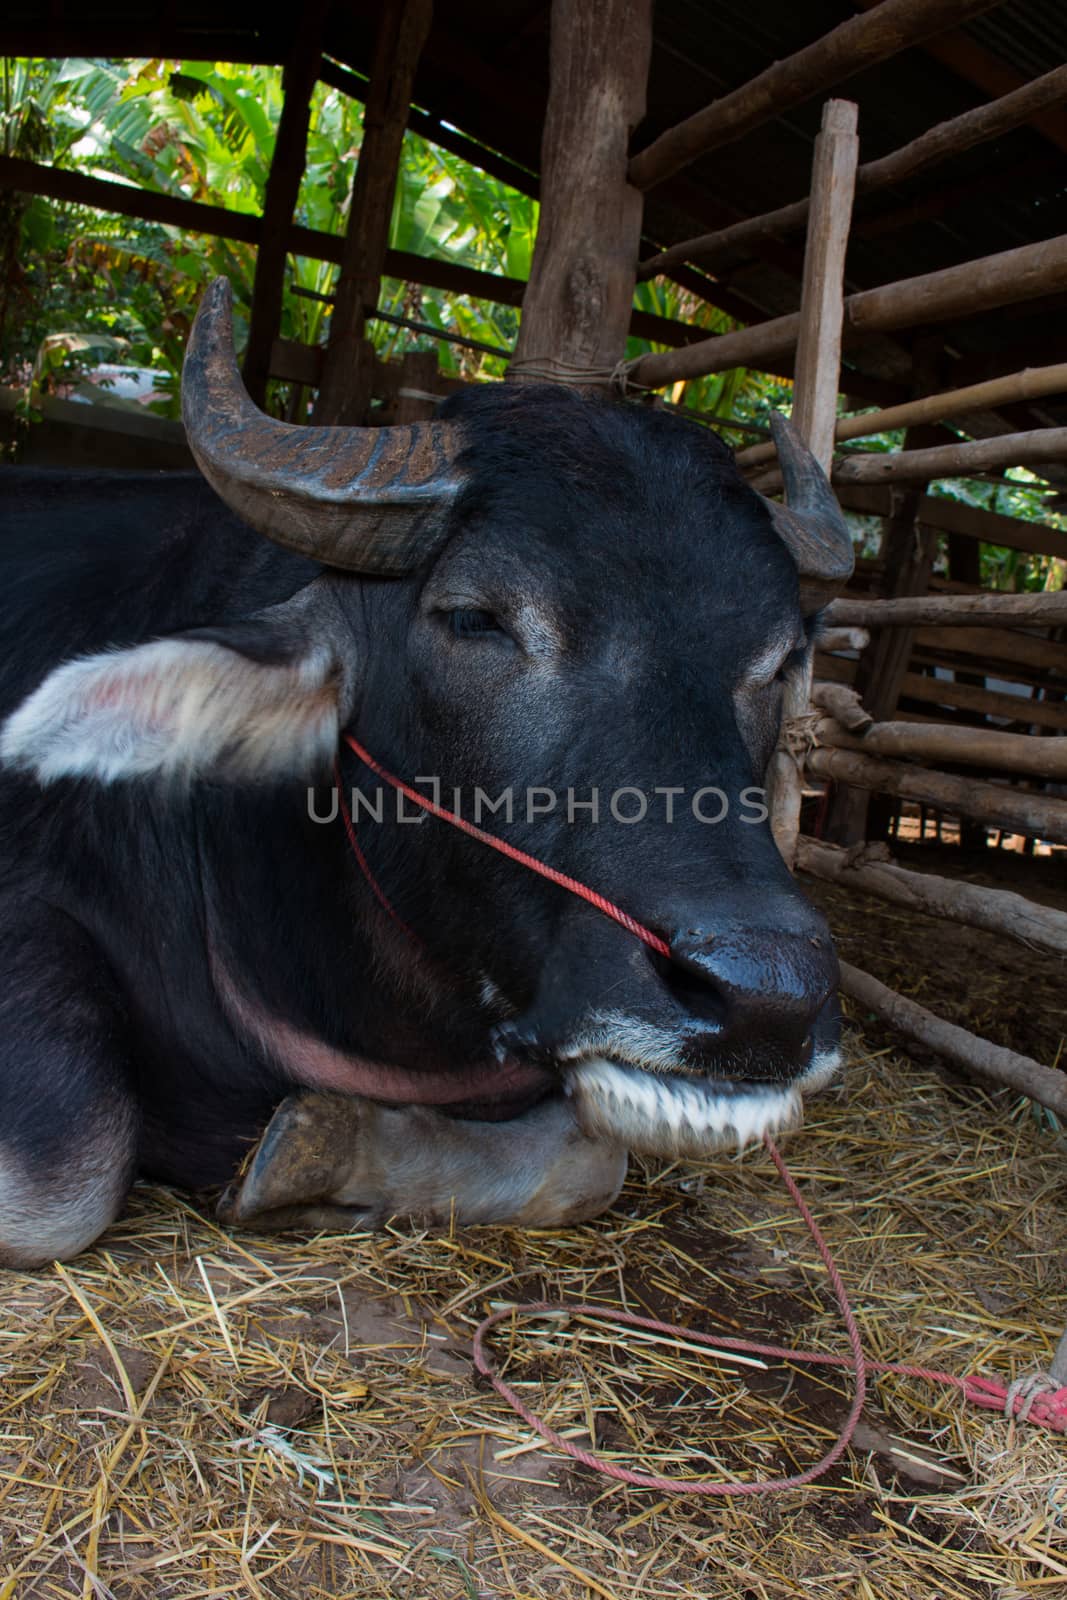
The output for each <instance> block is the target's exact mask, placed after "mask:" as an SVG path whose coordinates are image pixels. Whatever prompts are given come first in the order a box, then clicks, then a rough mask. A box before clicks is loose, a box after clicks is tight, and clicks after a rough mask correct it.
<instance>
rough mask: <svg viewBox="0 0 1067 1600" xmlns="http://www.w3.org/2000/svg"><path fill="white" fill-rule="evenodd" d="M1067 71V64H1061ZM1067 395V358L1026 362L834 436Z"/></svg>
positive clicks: (766, 456)
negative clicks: (998, 375) (1017, 369)
mask: <svg viewBox="0 0 1067 1600" xmlns="http://www.w3.org/2000/svg"><path fill="white" fill-rule="evenodd" d="M1064 71H1065V72H1067V67H1065V68H1064ZM1050 394H1067V361H1064V362H1060V363H1058V364H1057V365H1055V366H1051V367H1027V368H1026V369H1025V371H1023V372H1013V373H1012V374H1010V376H1008V377H1004V378H991V379H990V380H989V381H988V382H987V383H972V384H969V385H968V386H967V387H966V388H964V389H948V390H946V391H945V392H944V393H943V394H931V395H925V396H924V397H923V398H922V399H921V400H906V401H904V402H903V404H901V405H899V406H890V407H889V408H888V409H887V410H885V411H866V412H863V413H861V414H859V415H857V416H853V417H838V419H837V423H836V425H835V427H834V438H835V440H836V441H837V442H838V443H841V442H843V441H844V440H846V439H866V438H868V437H869V436H870V435H871V434H874V433H888V432H890V430H891V429H893V428H910V427H912V426H914V425H915V424H916V423H921V422H944V421H945V420H946V419H947V418H949V417H962V416H966V415H967V413H968V412H970V411H984V410H986V409H987V408H988V409H993V408H995V407H996V406H998V405H1013V404H1015V403H1017V402H1018V401H1020V400H1034V399H1037V398H1038V397H1039V396H1042V395H1050ZM734 460H735V461H736V462H737V465H738V466H739V467H755V466H758V465H760V464H761V463H763V462H764V461H773V460H774V445H773V444H754V445H749V447H748V448H747V449H745V450H739V451H738V452H737V455H736V456H735V457H734Z"/></svg>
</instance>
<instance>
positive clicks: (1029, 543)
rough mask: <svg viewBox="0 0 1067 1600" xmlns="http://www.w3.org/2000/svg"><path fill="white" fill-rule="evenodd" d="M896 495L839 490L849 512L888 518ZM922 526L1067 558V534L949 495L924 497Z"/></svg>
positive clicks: (866, 487)
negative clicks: (952, 497)
mask: <svg viewBox="0 0 1067 1600" xmlns="http://www.w3.org/2000/svg"><path fill="white" fill-rule="evenodd" d="M895 492H896V491H895V490H892V489H890V488H889V487H888V486H885V487H881V488H879V487H875V486H874V485H873V484H859V483H843V484H841V485H840V487H839V488H838V490H837V498H838V500H839V501H840V502H841V504H842V505H843V506H844V507H845V508H846V509H847V510H849V511H858V512H860V513H861V514H863V515H865V516H875V517H887V516H888V515H889V514H890V510H891V506H892V499H893V495H894V493H895ZM919 523H920V525H921V526H922V527H924V528H936V529H938V531H939V532H941V533H958V534H962V535H963V536H964V537H965V538H968V539H980V540H981V541H982V542H983V543H984V544H994V545H1000V546H1002V547H1003V548H1005V549H1007V550H1026V551H1028V552H1030V553H1031V554H1032V555H1043V556H1059V557H1060V558H1061V559H1067V533H1064V532H1063V531H1062V530H1061V529H1060V528H1050V527H1049V526H1048V524H1047V523H1044V522H1023V521H1022V520H1021V518H1019V517H1006V516H1003V515H1002V514H1001V513H1000V512H999V511H986V510H985V508H984V507H982V506H968V505H964V504H963V502H962V501H961V500H950V499H949V498H948V496H947V495H934V494H928V495H924V496H923V498H922V500H921V501H920V502H919Z"/></svg>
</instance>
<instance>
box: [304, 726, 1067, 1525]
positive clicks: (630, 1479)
mask: <svg viewBox="0 0 1067 1600" xmlns="http://www.w3.org/2000/svg"><path fill="white" fill-rule="evenodd" d="M344 737H345V742H346V743H347V744H348V746H349V748H350V749H351V750H353V751H354V752H355V754H356V755H357V756H358V757H359V759H360V760H361V761H362V762H363V763H364V765H366V766H367V767H369V768H370V770H371V771H372V772H373V773H376V774H377V776H378V777H379V778H381V779H383V780H384V782H386V783H388V784H390V785H391V786H392V788H394V789H396V790H398V791H399V793H401V794H403V795H405V796H406V797H407V798H408V799H409V800H410V801H411V802H412V804H414V805H417V806H421V808H422V809H423V811H427V812H429V813H430V815H431V816H434V817H439V818H440V819H441V821H442V822H450V823H451V824H452V826H453V827H455V828H459V829H460V830H461V831H462V832H463V833H466V834H468V835H469V836H470V837H471V838H472V839H477V840H478V841H479V842H480V843H481V844H487V845H489V846H490V848H491V849H493V850H497V851H499V852H500V854H501V855H504V856H508V857H509V858H510V859H511V860H512V861H517V862H519V863H520V865H522V866H524V867H527V868H529V870H530V871H531V872H536V873H538V874H539V875H540V876H541V877H542V878H547V879H548V881H549V882H550V883H556V884H559V886H560V888H562V889H568V890H569V891H570V892H571V894H576V895H578V896H579V897H580V898H581V899H583V900H586V901H588V903H589V904H590V905H591V906H595V907H596V909H597V910H598V911H601V912H603V914H604V916H606V917H610V918H611V919H612V921H614V922H617V923H618V924H619V926H620V927H622V928H625V929H626V931H627V932H628V933H632V934H633V935H634V936H635V937H636V938H638V939H641V940H643V942H644V943H645V944H646V945H648V946H649V948H650V949H652V950H656V951H658V953H659V954H660V955H663V956H669V955H670V946H669V945H668V944H667V942H666V941H665V940H664V939H661V938H660V937H659V936H658V935H657V934H655V933H653V932H652V931H651V929H649V928H646V927H645V926H644V925H643V924H642V923H640V922H638V921H637V920H636V918H634V917H631V916H630V915H629V914H628V913H627V912H625V911H623V910H621V909H620V907H619V906H617V905H615V904H614V902H613V901H611V900H608V899H607V898H606V897H605V896H604V895H602V894H598V893H597V892H596V891H595V890H594V889H590V888H588V887H587V885H585V884H584V883H581V882H579V880H578V879H577V878H571V877H569V876H568V875H567V874H566V873H565V872H558V871H557V870H556V868H555V867H549V866H546V864H545V863H544V862H543V861H539V860H538V859H537V857H536V856H532V855H529V854H527V852H526V851H525V850H520V849H518V848H517V847H516V846H515V845H512V844H508V843H506V842H505V840H503V839H499V838H497V837H496V835H495V834H492V833H487V832H486V831H485V830H484V829H483V828H478V827H476V826H475V825H474V823H473V822H468V821H467V820H466V819H465V818H464V817H461V816H459V815H458V814H457V813H456V812H454V811H448V810H446V809H445V807H444V806H440V805H438V804H437V803H436V801H433V800H428V799H427V798H426V796H425V795H422V794H420V793H419V792H418V790H417V789H413V788H412V787H411V785H410V784H407V783H405V782H404V781H403V779H402V778H398V777H396V776H395V774H393V773H392V772H389V771H388V770H387V768H385V767H383V766H382V765H381V764H380V763H379V762H377V761H375V759H374V757H373V756H372V755H371V754H370V752H369V751H368V750H366V749H365V748H364V746H363V745H361V744H360V743H359V741H358V740H357V739H355V738H353V736H352V735H351V734H350V733H346V734H345V736H344ZM335 774H336V777H337V784H338V790H339V791H340V786H341V785H340V771H339V769H338V768H336V767H335ZM340 807H341V815H342V817H343V819H344V824H345V829H346V832H347V834H348V839H349V843H350V844H351V846H352V849H353V851H354V852H355V855H356V859H357V861H358V862H359V865H360V867H361V869H362V871H363V874H364V876H365V877H366V878H367V881H368V882H369V884H370V885H371V888H372V889H373V890H374V893H375V895H376V897H377V899H378V901H379V903H380V904H381V905H382V906H383V907H384V908H385V910H386V911H387V912H388V913H389V915H390V916H391V917H393V918H394V920H395V921H397V922H398V923H400V926H401V927H403V928H405V930H406V931H407V932H409V933H410V932H411V930H410V929H407V927H406V924H405V923H403V922H401V921H400V918H399V916H397V913H396V911H395V910H394V909H393V907H392V905H391V904H390V903H389V901H388V900H387V899H386V897H385V895H384V894H383V892H382V890H381V889H380V888H379V886H378V884H377V882H376V880H375V878H374V876H373V874H372V873H371V870H370V867H369V866H368V864H367V860H366V857H365V856H364V854H363V851H362V850H361V849H360V846H359V841H358V839H357V838H356V831H355V828H354V826H353V823H352V818H351V816H350V814H349V811H348V808H347V806H346V805H345V802H344V796H343V794H342V795H341V799H340ZM412 937H414V935H412ZM763 1143H764V1145H765V1146H766V1148H767V1151H768V1153H769V1155H770V1157H771V1160H772V1161H773V1162H774V1164H775V1166H776V1167H777V1169H778V1172H779V1175H780V1176H781V1179H782V1182H783V1183H784V1184H785V1187H786V1189H787V1191H788V1193H789V1197H790V1199H791V1200H792V1202H793V1204H794V1206H795V1207H796V1209H797V1211H798V1212H799V1213H800V1216H801V1218H802V1219H803V1221H804V1225H805V1227H806V1228H807V1230H808V1233H809V1234H810V1236H811V1239H812V1242H813V1244H814V1245H815V1248H816V1250H817V1251H818V1253H819V1256H820V1257H821V1259H822V1263H823V1265H824V1266H825V1268H826V1273H827V1276H828V1278H829V1280H830V1286H831V1288H832V1289H833V1292H834V1298H835V1299H836V1300H837V1304H838V1307H839V1309H840V1312H841V1319H842V1321H843V1322H844V1324H845V1331H846V1333H847V1334H848V1342H849V1346H850V1349H851V1355H850V1356H842V1355H829V1354H826V1355H824V1354H819V1353H813V1352H810V1351H806V1350H794V1349H791V1348H790V1347H789V1346H787V1345H774V1344H760V1343H758V1342H756V1341H754V1340H751V1339H735V1338H727V1337H725V1336H724V1337H721V1338H720V1337H718V1336H717V1335H713V1334H706V1333H698V1332H695V1331H694V1330H693V1329H691V1328H681V1327H676V1326H674V1325H672V1324H670V1323H666V1322H660V1321H659V1319H658V1318H656V1317H639V1316H636V1315H635V1314H634V1313H633V1312H629V1311H617V1310H614V1309H612V1308H611V1307H604V1306H594V1305H566V1304H564V1303H558V1304H557V1303H554V1302H552V1301H549V1300H531V1301H528V1302H526V1303H524V1304H522V1305H516V1306H509V1307H508V1308H507V1309H506V1310H503V1311H497V1312H494V1313H493V1315H492V1316H489V1317H486V1318H485V1319H484V1321H483V1322H481V1323H480V1324H479V1326H478V1328H477V1330H476V1332H475V1335H474V1364H475V1367H476V1368H477V1370H478V1372H480V1373H481V1374H482V1376H483V1377H485V1378H488V1379H489V1382H490V1383H491V1384H492V1385H493V1387H494V1389H495V1390H496V1391H497V1393H498V1394H499V1395H501V1396H502V1398H503V1399H505V1400H506V1401H507V1402H508V1404H509V1405H510V1406H511V1407H512V1408H513V1410H515V1411H516V1412H517V1413H518V1414H519V1416H520V1417H522V1419H523V1421H524V1422H526V1423H527V1424H528V1425H529V1426H530V1427H531V1428H533V1430H534V1432H535V1433H537V1434H539V1435H540V1437H541V1438H542V1439H544V1440H546V1441H547V1443H549V1444H551V1445H552V1446H553V1447H554V1448H555V1449H557V1450H561V1451H562V1452H563V1454H564V1455H568V1456H571V1457H572V1458H573V1459H574V1460H575V1461H580V1462H581V1463H582V1465H583V1466H586V1467H590V1468H592V1470H593V1471H595V1472H600V1473H603V1474H604V1476H605V1477H608V1478H614V1479H615V1480H616V1481H617V1482H619V1483H625V1484H629V1485H631V1486H632V1487H635V1488H639V1489H655V1490H656V1491H657V1492H658V1493H661V1494H699V1495H718V1496H723V1497H727V1496H738V1495H754V1494H770V1493H771V1492H772V1491H774V1490H778V1489H798V1488H800V1487H801V1486H802V1485H804V1484H807V1483H812V1482H814V1480H815V1479H816V1478H819V1477H821V1476H822V1475H823V1473H824V1472H827V1471H828V1470H829V1469H830V1467H832V1466H833V1465H834V1464H835V1462H837V1461H839V1460H840V1459H841V1457H842V1456H843V1455H844V1453H845V1451H846V1450H847V1448H848V1446H849V1443H850V1442H851V1439H852V1436H853V1434H854V1432H855V1430H856V1424H857V1422H858V1421H859V1419H860V1413H861V1412H862V1410H863V1402H864V1400H865V1398H866V1394H867V1381H868V1377H869V1375H870V1374H871V1373H874V1372H891V1373H896V1374H897V1375H898V1376H901V1377H910V1378H921V1379H924V1380H926V1381H927V1382H929V1383H940V1384H943V1385H944V1386H946V1387H947V1388H952V1389H958V1390H959V1391H960V1393H961V1394H963V1395H964V1396H965V1398H966V1399H968V1400H970V1401H971V1402H972V1403H973V1404H974V1405H978V1406H984V1407H986V1408H988V1409H991V1410H997V1411H1001V1412H1003V1411H1004V1410H1005V1408H1006V1406H1007V1399H1008V1394H1007V1390H1006V1389H1005V1388H1004V1386H1003V1385H1002V1384H1000V1383H997V1382H995V1381H994V1380H992V1379H989V1378H981V1377H977V1376H974V1375H972V1376H969V1377H966V1378H960V1377H957V1376H956V1375H955V1374H954V1373H950V1372H939V1371H938V1370H937V1369H936V1368H933V1367H915V1366H907V1365H904V1364H903V1363H901V1362H891V1361H868V1359H867V1357H866V1356H865V1355H864V1353H863V1344H862V1340H861V1337H860V1331H859V1325H858V1324H857V1322H856V1317H855V1313H854V1312H853V1310H852V1306H851V1305H850V1303H849V1298H848V1292H847V1290H846V1288H845V1284H844V1280H843V1279H842V1277H841V1274H840V1272H839V1271H838V1268H837V1265H836V1263H835V1261H834V1259H833V1257H832V1256H831V1254H830V1248H829V1246H828V1245H827V1243H826V1240H825V1239H824V1238H823V1236H822V1233H821V1232H820V1230H819V1225H818V1223H817V1222H816V1221H815V1218H814V1217H813V1216H812V1214H811V1211H810V1209H809V1207H808V1205H807V1204H806V1202H805V1200H804V1197H803V1195H802V1194H801V1192H800V1190H799V1188H798V1187H797V1184H796V1181H795V1179H794V1178H793V1176H792V1174H791V1173H790V1172H789V1170H788V1168H787V1167H786V1164H785V1162H784V1161H783V1159H782V1157H781V1154H780V1153H779V1150H778V1147H777V1146H776V1145H775V1143H774V1141H773V1140H772V1139H771V1137H770V1135H769V1134H766V1135H764V1139H763ZM559 1311H566V1312H568V1313H569V1314H570V1315H572V1316H586V1317H596V1318H598V1319H599V1320H601V1321H606V1322H614V1323H619V1324H622V1325H623V1326H625V1327H631V1328H647V1329H649V1330H651V1331H652V1332H654V1333H661V1334H666V1335H667V1336H668V1337H669V1338H677V1339H682V1340H688V1341H689V1342H691V1343H697V1344H704V1345H708V1346H710V1347H711V1348H713V1349H714V1348H719V1349H724V1350H744V1351H747V1352H749V1353H750V1354H754V1355H763V1356H772V1357H777V1358H779V1359H781V1360H785V1361H795V1362H800V1363H803V1364H804V1365H806V1366H827V1367H839V1368H840V1367H848V1368H850V1370H851V1371H852V1372H853V1373H854V1374H855V1379H856V1390H855V1394H854V1395H853V1399H852V1404H851V1406H850V1407H849V1412H848V1416H847V1417H846V1418H845V1421H844V1424H843V1425H842V1428H841V1431H840V1433H839V1434H838V1436H837V1439H836V1440H835V1441H834V1443H833V1444H832V1445H831V1446H830V1449H829V1450H828V1451H827V1452H826V1454H825V1455H824V1456H823V1457H822V1458H821V1459H820V1460H819V1461H817V1462H816V1463H815V1464H814V1466H811V1467H806V1468H805V1469H804V1471H803V1472H797V1473H793V1474H792V1475H790V1476H789V1477H785V1478H765V1479H762V1480H757V1481H755V1482H751V1483H728V1482H720V1481H718V1480H716V1479H708V1478H661V1477H658V1476H657V1475H656V1474H654V1473H644V1472H632V1471H630V1470H629V1468H626V1467H620V1466H618V1465H617V1464H616V1463H615V1462H614V1461H609V1460H608V1459H607V1458H606V1457H605V1456H601V1455H598V1454H597V1453H596V1452H595V1451H592V1450H583V1449H582V1448H581V1446H580V1445H576V1444H573V1443H572V1442H571V1441H570V1440H569V1439H564V1438H563V1437H562V1435H560V1434H558V1433H557V1432H556V1431H555V1429H554V1428H550V1427H549V1426H548V1423H547V1422H542V1421H541V1419H540V1418H539V1417H538V1416H536V1415H535V1414H534V1412H532V1411H531V1410H530V1408H529V1407H528V1406H527V1405H526V1404H525V1402H524V1401H523V1400H522V1399H520V1397H519V1396H518V1395H517V1394H516V1393H515V1390H514V1389H512V1388H511V1386H510V1384H507V1383H505V1382H504V1380H503V1378H501V1377H498V1376H497V1374H496V1373H495V1372H494V1371H493V1370H492V1368H491V1366H490V1365H489V1360H488V1357H487V1355H486V1352H485V1339H486V1335H487V1334H488V1333H489V1332H490V1330H491V1329H492V1328H494V1327H495V1326H496V1324H497V1323H498V1322H502V1321H503V1320H504V1319H505V1318H506V1317H516V1316H535V1315H543V1314H544V1313H545V1312H559ZM1012 1412H1013V1414H1015V1415H1018V1416H1020V1417H1021V1418H1022V1419H1023V1420H1026V1421H1030V1422H1035V1423H1040V1424H1043V1425H1044V1426H1045V1427H1047V1428H1051V1429H1052V1430H1053V1431H1055V1432H1058V1433H1067V1389H1059V1390H1057V1391H1055V1392H1054V1393H1050V1394H1039V1395H1037V1396H1036V1397H1033V1396H1032V1397H1030V1398H1029V1399H1027V1397H1025V1396H1023V1395H1018V1396H1015V1397H1014V1401H1013V1406H1012Z"/></svg>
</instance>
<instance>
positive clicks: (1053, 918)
mask: <svg viewBox="0 0 1067 1600" xmlns="http://www.w3.org/2000/svg"><path fill="white" fill-rule="evenodd" d="M797 866H798V868H799V869H800V871H801V872H810V873H811V875H812V876H813V877H816V878H825V879H826V880H827V882H828V883H838V884H840V885H841V886H842V887H843V888H846V889H856V890H858V891H860V892H861V893H863V894H876V895H878V896H880V897H881V899H883V900H891V901H892V902H893V904H894V905H898V906H904V907H906V908H907V910H909V911H918V912H921V913H923V914H924V915H926V916H931V917H941V918H943V919H944V920H946V921H948V922H960V923H963V924H964V925H965V926H966V927H969V928H982V929H984V930H985V931H986V932H987V933H995V934H998V935H1001V936H1006V937H1007V938H1010V939H1017V940H1018V941H1019V943H1020V944H1025V945H1030V946H1035V945H1036V946H1038V947H1039V948H1040V949H1042V950H1050V951H1052V953H1053V954H1054V955H1058V956H1063V955H1067V912H1064V911H1055V910H1053V909H1052V908H1051V907H1049V906H1039V905H1037V904H1035V902H1034V901H1033V900H1028V899H1027V898H1026V896H1025V895H1021V894H1014V893H1013V892H1012V891H1011V890H1010V889H987V888H985V886H984V885H981V884H976V883H966V882H965V881H963V880H962V879H958V878H942V877H938V876H937V875H936V874H934V873H931V872H909V871H908V869H907V868H906V867H902V866H899V865H898V864H897V863H896V862H895V861H891V860H890V859H889V852H888V850H887V849H886V846H885V845H877V844H876V845H867V846H866V847H864V848H862V849H859V850H842V849H840V848H839V847H838V846H837V845H833V844H824V843H823V842H822V841H821V840H817V839H808V838H806V837H803V836H802V837H801V839H800V841H799V844H798V847H797Z"/></svg>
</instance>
